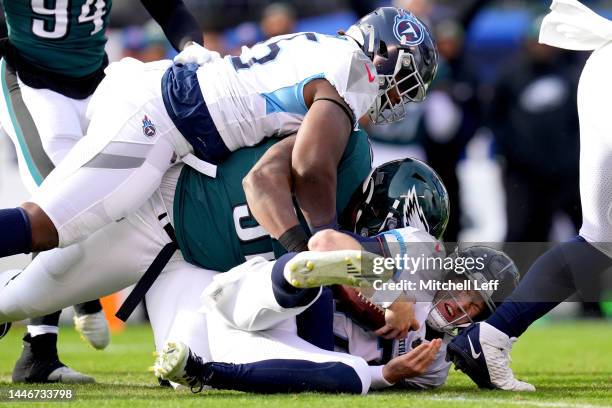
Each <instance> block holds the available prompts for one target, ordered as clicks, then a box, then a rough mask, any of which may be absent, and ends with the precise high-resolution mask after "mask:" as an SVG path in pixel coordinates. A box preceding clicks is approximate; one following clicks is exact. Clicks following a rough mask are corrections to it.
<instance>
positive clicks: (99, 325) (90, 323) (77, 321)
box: [74, 311, 110, 350]
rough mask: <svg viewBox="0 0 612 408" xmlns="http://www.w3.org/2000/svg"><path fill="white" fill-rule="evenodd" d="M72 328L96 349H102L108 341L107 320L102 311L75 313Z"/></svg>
mask: <svg viewBox="0 0 612 408" xmlns="http://www.w3.org/2000/svg"><path fill="white" fill-rule="evenodd" d="M74 328H75V329H76V331H77V332H78V333H79V334H80V335H81V338H82V339H83V340H85V341H86V342H87V343H89V344H90V345H91V346H92V347H93V348H95V349H96V350H103V349H105V348H106V346H108V344H109V343H110V333H109V330H108V322H107V321H106V317H105V316H104V312H102V311H100V312H97V313H91V314H84V315H80V316H79V315H75V316H74Z"/></svg>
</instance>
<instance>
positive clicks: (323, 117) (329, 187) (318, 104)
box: [291, 79, 354, 228]
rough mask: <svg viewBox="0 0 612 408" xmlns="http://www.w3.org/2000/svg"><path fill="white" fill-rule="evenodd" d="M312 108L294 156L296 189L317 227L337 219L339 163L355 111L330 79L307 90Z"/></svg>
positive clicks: (305, 119) (320, 80)
mask: <svg viewBox="0 0 612 408" xmlns="http://www.w3.org/2000/svg"><path fill="white" fill-rule="evenodd" d="M304 101H305V103H306V106H307V107H308V108H309V109H308V112H307V113H306V116H305V117H304V121H303V122H302V125H301V126H300V129H299V130H298V133H297V138H296V141H295V146H294V147H293V153H292V155H291V174H292V177H293V190H294V194H295V197H296V199H297V202H298V204H299V207H300V209H301V210H302V213H303V214H304V217H305V218H306V221H308V223H309V225H310V226H311V227H314V228H317V227H321V226H325V225H331V224H334V223H335V220H336V178H337V169H338V163H339V162H340V159H341V158H342V154H343V152H344V149H345V148H346V144H347V142H348V138H349V136H350V134H351V131H352V128H353V125H354V123H353V122H354V118H353V113H352V111H351V109H350V108H349V107H348V106H347V104H346V103H345V102H344V100H343V99H342V97H340V95H339V94H338V92H337V91H336V89H335V88H334V87H333V86H332V85H331V84H330V83H329V82H328V81H326V80H324V79H317V80H314V81H311V82H309V83H308V84H307V85H306V86H305V87H304Z"/></svg>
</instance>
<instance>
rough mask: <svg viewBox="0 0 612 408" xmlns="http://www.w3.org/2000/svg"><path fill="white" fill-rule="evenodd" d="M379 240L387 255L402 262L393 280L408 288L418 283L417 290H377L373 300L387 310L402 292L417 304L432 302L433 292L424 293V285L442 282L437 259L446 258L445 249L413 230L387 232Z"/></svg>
mask: <svg viewBox="0 0 612 408" xmlns="http://www.w3.org/2000/svg"><path fill="white" fill-rule="evenodd" d="M379 238H380V239H381V241H382V245H383V247H384V252H385V256H387V257H390V258H394V259H396V261H397V260H398V259H399V260H400V261H401V262H400V264H399V265H398V264H397V262H396V266H399V267H401V268H399V269H397V271H396V273H395V275H394V277H393V281H395V282H401V283H404V286H406V283H407V282H414V288H415V290H402V289H394V290H391V289H386V290H377V291H376V292H375V293H374V296H373V297H372V301H373V302H375V303H377V304H379V305H381V306H382V307H385V308H386V307H389V306H390V305H391V303H393V302H394V301H395V300H396V299H397V298H398V297H399V296H400V295H401V294H402V293H403V294H405V295H406V297H407V298H408V299H412V300H415V301H431V299H432V297H433V295H434V293H433V291H425V290H421V289H420V288H421V285H420V282H422V281H428V280H441V279H442V277H443V276H442V275H443V270H442V269H441V268H440V267H439V266H440V265H441V262H440V261H435V260H436V259H438V258H444V256H445V251H444V246H443V245H442V244H441V243H440V242H439V241H438V240H437V239H436V238H434V237H433V236H431V235H430V234H428V233H427V232H425V231H423V230H420V229H417V228H413V227H405V228H398V229H395V230H390V231H385V232H383V233H382V234H380V235H379Z"/></svg>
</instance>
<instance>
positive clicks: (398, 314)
mask: <svg viewBox="0 0 612 408" xmlns="http://www.w3.org/2000/svg"><path fill="white" fill-rule="evenodd" d="M413 306H414V303H413V302H411V301H409V300H407V299H405V298H400V299H398V300H396V301H395V302H393V304H392V305H391V306H389V308H387V309H386V310H385V325H384V326H383V327H381V328H380V329H378V330H376V331H375V332H374V333H375V334H376V335H377V336H381V337H384V338H385V339H400V338H403V337H406V335H407V334H408V332H409V331H410V330H418V329H419V327H420V325H419V322H418V321H417V320H416V318H415V316H414V310H413Z"/></svg>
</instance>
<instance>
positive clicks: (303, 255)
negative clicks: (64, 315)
mask: <svg viewBox="0 0 612 408" xmlns="http://www.w3.org/2000/svg"><path fill="white" fill-rule="evenodd" d="M377 258H381V257H379V256H377V255H375V254H372V253H370V252H365V251H360V250H352V249H349V250H342V251H327V252H316V251H306V252H300V253H299V254H297V255H296V256H295V257H293V258H292V259H291V260H290V261H289V262H287V264H286V265H285V270H284V275H285V279H287V281H288V282H289V283H290V284H291V285H292V286H294V287H296V288H316V287H319V286H328V285H336V284H338V285H349V286H359V287H370V286H371V285H372V282H373V281H375V280H382V281H387V280H389V279H390V278H391V276H392V275H393V270H392V269H386V268H383V267H382V266H380V267H379V268H375V267H374V266H375V265H376V263H377V262H375V259H377ZM381 259H382V258H381ZM380 264H381V265H382V262H381V263H380ZM377 269H380V271H379V270H377Z"/></svg>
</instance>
